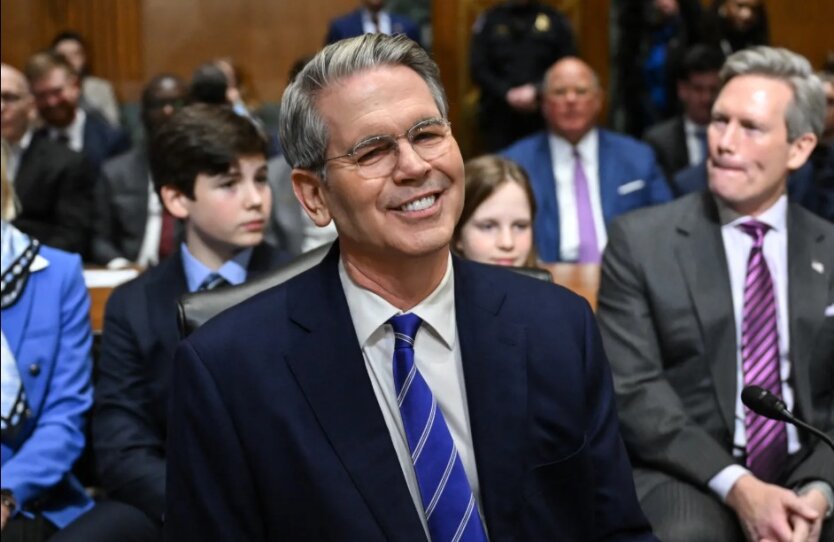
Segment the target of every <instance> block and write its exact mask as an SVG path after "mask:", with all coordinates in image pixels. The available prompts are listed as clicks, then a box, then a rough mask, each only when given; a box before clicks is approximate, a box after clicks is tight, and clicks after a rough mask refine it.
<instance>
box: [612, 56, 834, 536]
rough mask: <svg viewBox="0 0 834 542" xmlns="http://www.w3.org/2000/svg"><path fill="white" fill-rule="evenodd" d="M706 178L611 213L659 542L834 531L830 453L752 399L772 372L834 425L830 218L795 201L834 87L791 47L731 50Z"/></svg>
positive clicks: (635, 458)
mask: <svg viewBox="0 0 834 542" xmlns="http://www.w3.org/2000/svg"><path fill="white" fill-rule="evenodd" d="M721 79H722V89H721V92H720V94H719V96H718V98H717V100H716V102H715V105H714V106H713V109H712V116H711V121H710V124H709V128H708V132H707V136H708V144H709V158H708V161H707V170H708V173H709V190H708V191H706V192H703V193H698V194H691V195H688V196H685V197H683V198H681V199H679V200H677V201H675V202H672V203H670V204H667V205H663V206H661V207H658V208H657V209H652V210H646V211H640V212H638V213H634V214H632V215H629V216H626V217H623V218H622V219H621V220H618V221H616V222H615V223H614V224H613V225H612V227H611V228H610V232H609V244H608V248H607V249H606V252H605V254H604V256H603V267H602V281H601V285H600V292H599V318H600V327H601V329H602V335H603V340H604V343H605V348H606V351H607V352H608V354H609V355H610V356H611V361H612V368H613V370H614V382H615V387H616V389H617V394H618V398H619V400H620V404H621V405H622V409H621V411H620V419H621V423H622V424H623V427H624V436H625V440H626V445H627V446H628V449H629V452H630V454H631V458H632V462H633V463H634V466H635V482H636V486H637V493H638V496H639V498H640V502H641V504H642V506H643V509H644V511H645V512H646V515H647V516H648V517H649V520H650V521H651V522H652V524H653V526H654V527H655V529H656V532H657V534H658V536H659V537H660V538H661V539H663V540H675V541H684V542H686V541H695V540H721V541H727V542H736V541H739V542H740V541H742V540H745V539H747V540H756V541H759V540H778V541H798V540H801V541H812V542H816V541H818V540H828V541H830V540H834V525H832V522H831V521H830V520H828V519H826V518H830V517H831V512H832V508H834V492H832V485H834V454H832V452H831V450H830V449H828V448H827V447H826V446H825V445H824V444H823V443H821V442H819V441H817V440H816V439H815V438H813V437H812V436H811V435H808V434H805V433H802V432H798V431H797V429H796V428H795V427H794V426H791V425H787V424H785V423H783V422H780V421H774V420H770V419H768V418H765V417H763V416H760V415H758V414H756V413H754V412H752V411H750V410H749V409H747V408H746V407H744V406H743V405H742V403H741V400H740V394H741V391H742V389H743V388H744V387H745V386H751V385H755V386H760V387H762V388H765V389H767V390H769V391H770V392H771V393H773V394H775V395H777V396H779V397H781V399H782V400H783V401H784V402H785V403H786V404H787V406H788V408H789V409H791V410H793V411H794V412H796V413H797V414H798V416H799V417H800V418H803V419H805V420H806V421H808V422H809V423H811V424H812V425H815V426H817V427H820V428H822V429H823V430H824V431H826V432H828V434H832V435H834V225H832V224H831V223H830V222H825V221H823V220H821V219H819V218H817V217H815V216H814V215H812V214H810V213H808V212H807V211H805V210H803V209H802V208H800V207H799V206H797V205H794V204H791V203H788V201H787V196H786V188H787V178H788V175H789V174H790V172H791V171H794V170H796V169H798V168H799V167H801V166H802V165H803V163H805V161H806V160H807V159H808V156H809V155H810V153H811V151H812V150H813V148H814V146H815V145H816V143H817V141H818V138H819V136H820V134H821V132H822V126H823V114H824V111H825V101H824V94H823V87H822V84H821V82H820V81H819V79H817V77H816V76H814V75H813V72H812V70H811V66H810V64H809V63H808V61H807V60H806V59H805V58H803V57H801V56H799V55H797V54H795V53H792V52H790V51H787V50H785V49H774V48H770V47H756V48H752V49H747V50H744V51H741V52H738V53H735V54H734V55H732V56H731V57H729V58H728V59H727V61H726V63H725V64H724V66H723V68H722V70H721Z"/></svg>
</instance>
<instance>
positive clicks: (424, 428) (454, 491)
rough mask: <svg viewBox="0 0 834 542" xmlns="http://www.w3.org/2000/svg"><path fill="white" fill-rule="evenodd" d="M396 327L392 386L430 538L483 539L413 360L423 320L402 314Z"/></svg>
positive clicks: (451, 541) (454, 454)
mask: <svg viewBox="0 0 834 542" xmlns="http://www.w3.org/2000/svg"><path fill="white" fill-rule="evenodd" d="M389 323H390V324H391V326H392V327H393V328H394V388H395V391H396V392H397V403H398V405H399V408H400V416H401V417H402V421H403V427H404V428H405V434H406V439H407V440H408V448H409V450H410V451H411V460H412V462H413V463H414V473H415V474H416V476H417V485H418V486H419V487H420V497H421V499H422V502H423V510H424V511H425V514H426V521H427V522H428V525H429V533H430V534H431V539H432V542H447V541H448V542H458V541H467V542H476V541H486V539H487V538H486V534H485V533H484V528H483V525H482V524H481V518H480V515H479V514H478V507H477V505H476V503H475V497H474V495H473V494H472V489H471V488H470V487H469V481H468V480H467V478H466V472H465V471H464V470H463V463H461V460H460V457H458V451H457V448H455V443H454V441H453V440H452V435H451V434H450V433H449V428H448V427H447V426H446V420H445V419H444V418H443V413H442V412H441V411H440V409H439V408H438V405H437V401H436V400H435V398H434V395H432V393H431V390H430V389H429V386H428V384H426V381H425V380H423V376H422V375H421V374H420V371H418V370H417V366H416V365H415V364H414V337H415V336H416V335H417V330H418V329H419V328H420V324H421V323H422V320H420V317H419V316H417V315H416V314H402V315H400V316H394V317H393V318H391V320H389Z"/></svg>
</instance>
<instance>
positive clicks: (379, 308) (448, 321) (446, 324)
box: [339, 253, 457, 350]
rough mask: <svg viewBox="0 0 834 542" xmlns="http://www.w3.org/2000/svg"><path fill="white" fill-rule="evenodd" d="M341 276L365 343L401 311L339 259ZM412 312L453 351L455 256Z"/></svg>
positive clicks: (361, 343)
mask: <svg viewBox="0 0 834 542" xmlns="http://www.w3.org/2000/svg"><path fill="white" fill-rule="evenodd" d="M339 279H340V280H341V282H342V289H343V290H344V291H345V298H346V299H347V304H348V309H350V316H351V319H352V320H353V327H354V329H355V330H356V338H357V340H358V341H359V344H360V346H364V345H365V343H366V342H367V341H368V339H369V338H370V337H371V335H372V334H373V333H374V332H376V330H378V329H379V328H380V327H382V326H383V325H385V323H386V322H387V321H388V320H389V319H390V318H391V317H392V316H396V315H398V314H402V311H401V310H399V309H398V308H397V307H395V306H393V305H391V304H390V303H388V302H387V301H386V300H384V299H383V298H382V297H380V296H378V295H377V294H375V293H373V292H371V291H370V290H367V289H365V288H362V287H361V286H359V285H358V284H356V283H355V282H353V279H351V278H350V276H349V275H348V274H347V271H346V270H345V266H344V263H343V262H342V260H341V259H340V260H339ZM409 312H411V313H413V314H416V315H417V316H419V317H420V319H421V320H423V324H425V325H428V327H429V328H431V329H432V330H433V331H434V333H435V334H436V335H437V336H438V338H439V339H440V340H441V341H442V342H443V343H444V344H445V345H446V347H447V348H449V349H450V350H451V349H453V348H454V346H455V335H456V330H457V327H456V322H455V276H454V270H453V266H452V255H451V253H450V254H449V261H448V263H447V266H446V274H445V275H443V279H442V280H441V281H440V284H438V285H437V288H435V289H434V291H433V292H432V293H430V294H429V295H428V296H427V297H426V298H425V299H424V300H422V301H421V302H420V303H418V304H417V305H416V306H415V307H414V308H413V309H411V310H410V311H409Z"/></svg>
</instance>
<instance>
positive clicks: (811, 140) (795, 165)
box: [788, 132, 817, 171]
mask: <svg viewBox="0 0 834 542" xmlns="http://www.w3.org/2000/svg"><path fill="white" fill-rule="evenodd" d="M816 146H817V136H815V135H814V134H812V133H811V132H807V133H804V134H802V135H801V136H799V137H798V138H796V139H795V140H794V141H793V143H791V148H790V149H789V150H788V169H789V170H791V171H795V170H797V169H799V168H801V167H802V166H803V165H804V164H805V162H806V161H807V160H808V157H809V156H811V152H812V151H813V150H814V147H816Z"/></svg>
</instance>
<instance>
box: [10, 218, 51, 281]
mask: <svg viewBox="0 0 834 542" xmlns="http://www.w3.org/2000/svg"><path fill="white" fill-rule="evenodd" d="M31 244H32V239H31V238H30V237H29V236H28V235H26V234H25V233H23V232H22V231H20V230H19V229H17V228H15V227H14V226H12V225H11V224H9V223H8V222H6V221H5V220H0V264H2V265H0V273H5V272H6V271H8V268H9V267H10V266H11V265H12V264H13V263H14V262H16V261H17V259H18V258H20V256H21V255H22V254H23V252H24V251H25V250H26V249H27V248H29V245H31ZM47 265H49V261H48V260H47V259H46V258H44V257H43V256H41V254H38V255H37V256H35V259H34V261H33V264H32V265H31V266H30V267H29V271H30V272H34V271H39V270H41V269H44V268H45V267H46V266H47Z"/></svg>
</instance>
